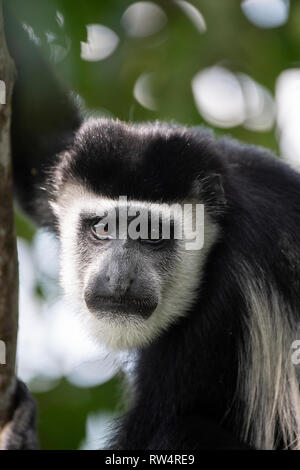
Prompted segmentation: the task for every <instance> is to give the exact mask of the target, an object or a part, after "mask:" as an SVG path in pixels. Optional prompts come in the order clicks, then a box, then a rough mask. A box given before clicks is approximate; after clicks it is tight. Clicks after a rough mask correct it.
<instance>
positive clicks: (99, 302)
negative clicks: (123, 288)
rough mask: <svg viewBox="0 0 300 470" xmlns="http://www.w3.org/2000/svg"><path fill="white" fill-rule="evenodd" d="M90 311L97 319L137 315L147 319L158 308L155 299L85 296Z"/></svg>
mask: <svg viewBox="0 0 300 470" xmlns="http://www.w3.org/2000/svg"><path fill="white" fill-rule="evenodd" d="M85 302H86V304H87V307H88V309H89V310H90V312H91V313H93V314H94V315H95V316H96V317H99V318H103V317H104V316H112V315H113V316H116V315H122V316H128V315H135V316H138V317H142V318H143V319H147V318H149V317H150V315H151V314H152V313H153V312H154V310H155V309H156V307H157V301H155V300H154V299H137V298H132V297H103V296H92V297H90V296H88V295H86V296H85Z"/></svg>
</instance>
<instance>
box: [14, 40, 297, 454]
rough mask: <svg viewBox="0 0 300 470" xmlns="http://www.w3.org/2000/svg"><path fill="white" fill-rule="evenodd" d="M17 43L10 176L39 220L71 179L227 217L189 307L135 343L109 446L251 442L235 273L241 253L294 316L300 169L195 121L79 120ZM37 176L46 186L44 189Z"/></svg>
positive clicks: (242, 308) (241, 301)
mask: <svg viewBox="0 0 300 470" xmlns="http://www.w3.org/2000/svg"><path fill="white" fill-rule="evenodd" d="M12 51H13V53H14V56H15V57H16V58H17V65H18V73H19V79H18V80H19V81H18V84H17V86H16V89H15V93H14V112H13V127H12V144H13V156H14V172H15V183H16V189H17V196H18V198H19V201H20V202H21V204H22V206H23V207H24V208H25V209H26V210H27V212H28V213H29V215H31V216H32V217H34V218H35V220H37V222H39V223H41V221H42V223H46V224H48V225H50V226H53V224H54V220H53V216H52V214H51V212H50V209H49V207H48V206H47V198H50V197H51V198H53V197H54V198H57V197H59V194H60V189H61V187H62V185H63V184H64V182H66V181H68V180H72V179H75V180H76V181H80V182H81V183H82V184H83V185H86V186H87V187H88V188H92V190H94V191H96V192H97V193H99V194H102V195H105V196H110V197H114V196H117V197H118V196H119V195H127V196H128V197H129V198H134V199H141V200H150V201H160V202H165V201H166V202H173V201H177V200H182V199H184V198H185V197H186V198H188V197H190V196H191V195H192V194H194V195H195V197H197V198H198V199H200V200H201V201H202V202H204V204H205V205H206V206H207V207H208V209H209V212H210V213H211V215H212V216H213V218H214V219H215V221H217V223H218V224H219V226H220V228H221V237H220V239H219V240H218V242H217V243H216V244H215V246H214V247H213V249H212V250H211V253H210V254H209V257H208V259H207V262H206V266H205V270H204V277H203V279H202V282H201V289H200V283H199V295H198V299H197V301H196V302H195V305H194V307H193V308H192V309H191V311H190V312H189V313H188V315H187V317H186V318H184V319H181V320H180V321H178V322H177V324H175V325H174V326H172V327H171V328H170V329H169V330H168V331H167V332H165V333H163V334H161V336H160V337H159V338H158V339H157V340H155V342H153V343H152V344H151V345H150V346H148V347H145V348H144V349H141V350H140V351H138V360H137V364H136V370H135V380H134V387H133V395H134V400H133V405H132V407H131V408H130V410H129V411H128V412H127V413H126V415H125V416H124V417H123V418H122V419H121V420H120V423H119V426H118V428H117V431H116V433H115V438H114V439H113V442H112V444H111V445H112V447H114V448H118V449H202V448H218V449H222V448H244V447H245V448H246V447H247V445H248V444H249V443H247V442H246V443H244V444H242V443H240V440H241V435H240V422H239V421H240V416H241V413H242V411H243V406H244V405H243V403H242V401H241V399H240V398H239V397H238V396H236V388H237V380H238V354H239V351H240V349H241V348H243V346H244V342H245V341H247V336H246V335H245V333H244V330H243V328H244V320H245V318H244V316H245V315H247V313H246V311H247V308H246V299H245V297H244V293H243V292H242V290H241V289H240V288H239V286H238V285H237V282H236V279H237V277H239V270H240V266H241V264H243V265H248V266H250V267H251V268H252V270H253V271H254V272H256V273H257V276H261V273H263V275H264V276H265V279H268V284H272V285H274V286H275V287H276V289H277V290H278V292H279V293H280V295H281V296H282V297H283V298H284V299H285V301H286V302H287V304H288V305H289V306H291V309H292V310H293V311H294V312H296V313H295V318H294V319H293V320H295V321H296V320H299V318H297V315H298V316H299V314H298V312H299V311H300V309H299V307H300V299H299V292H300V289H299V288H300V285H299V275H300V264H299V254H300V235H299V227H300V210H299V202H300V176H299V175H298V173H296V172H295V171H294V170H292V169H291V168H289V167H288V166H287V165H286V164H284V163H282V162H281V161H279V159H276V158H275V157H274V156H272V155H271V154H270V153H269V152H268V151H266V150H263V149H260V148H257V147H253V146H249V145H243V144H240V143H238V142H236V141H232V140H230V139H221V140H214V138H213V137H212V136H211V134H209V133H207V132H206V131H204V130H202V129H200V128H199V129H197V130H195V129H191V130H189V129H187V128H183V127H180V126H169V125H167V124H160V123H155V124H143V125H127V124H123V123H121V122H119V121H108V120H100V121H94V122H92V123H91V125H89V126H86V127H84V128H83V129H79V127H80V124H81V119H80V117H79V114H78V112H77V111H76V109H75V108H74V105H73V104H72V102H71V101H70V100H69V98H68V97H67V95H65V94H63V92H62V91H61V88H60V87H58V86H57V85H56V82H54V81H53V82H52V77H51V76H50V75H49V73H48V69H47V68H44V67H47V66H45V65H44V64H42V65H38V67H40V66H41V67H42V69H41V71H40V72H39V73H41V74H42V76H43V80H45V81H46V84H45V87H44V88H45V89H44V90H43V91H45V93H42V100H41V101H39V99H35V98H33V97H31V96H30V95H29V94H28V93H29V91H28V87H27V86H26V83H27V80H28V77H29V70H28V69H29V65H28V63H27V62H26V61H25V63H22V61H21V62H20V63H19V62H18V61H19V59H20V58H19V57H18V52H15V48H14V45H12ZM33 66H35V64H33ZM39 70H40V69H39ZM31 73H32V69H30V74H31ZM22 80H24V81H25V84H23V81H22ZM49 80H50V82H49ZM29 88H30V87H29ZM38 91H39V90H38ZM35 93H36V90H34V95H35ZM31 99H35V102H34V106H32V104H30V103H29V102H30V101H31ZM44 119H46V123H44V121H43V120H44ZM24 123H25V125H24ZM21 124H22V125H21ZM78 129H79V130H78ZM32 168H35V170H36V172H37V173H36V175H34V176H33V174H32V172H31V169H32ZM49 171H50V173H51V176H50V178H49V180H48V181H47V174H48V173H49ZM53 179H54V181H53ZM40 186H43V187H47V188H48V190H49V194H47V193H46V192H45V195H44V196H43V197H42V198H41V196H40V194H41V193H40V190H39V189H38V188H39V187H40ZM41 199H42V200H43V201H44V203H43V206H42V207H43V210H42V211H41V210H40V208H39V207H38V204H39V201H40V200H41ZM36 201H37V202H36ZM45 201H46V205H45ZM41 212H44V214H41ZM241 275H242V274H241ZM262 280H263V278H262ZM262 360H263V358H262ZM245 367H247V364H245Z"/></svg>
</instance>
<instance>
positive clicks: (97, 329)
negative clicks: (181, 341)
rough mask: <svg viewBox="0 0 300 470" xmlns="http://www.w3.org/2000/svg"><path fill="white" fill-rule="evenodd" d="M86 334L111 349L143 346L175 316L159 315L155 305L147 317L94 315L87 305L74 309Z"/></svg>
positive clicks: (108, 313) (106, 313)
mask: <svg viewBox="0 0 300 470" xmlns="http://www.w3.org/2000/svg"><path fill="white" fill-rule="evenodd" d="M77 312H78V313H79V317H80V320H81V321H82V323H83V326H84V328H85V330H86V331H87V333H88V335H89V336H90V337H91V338H92V339H93V340H96V341H97V342H98V343H101V344H103V345H104V346H106V347H107V348H109V349H112V350H119V351H122V350H131V349H137V348H141V347H145V346H147V345H148V344H150V343H151V342H152V341H153V340H155V338H157V337H158V336H159V335H160V334H161V333H162V332H163V331H164V330H166V329H167V328H168V326H169V325H170V323H173V322H174V320H175V318H174V317H173V318H172V317H166V316H162V314H161V308H160V306H158V307H157V308H156V309H155V310H154V312H153V313H152V314H151V315H150V316H149V317H148V318H146V319H145V318H142V317H141V316H138V315H132V314H127V315H125V314H122V315H116V314H115V313H112V312H105V313H104V312H102V314H100V312H99V314H98V315H97V316H95V314H94V313H91V312H90V311H89V310H88V309H87V308H86V307H84V306H83V307H82V308H81V309H77Z"/></svg>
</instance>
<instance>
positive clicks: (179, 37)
mask: <svg viewBox="0 0 300 470" xmlns="http://www.w3.org/2000/svg"><path fill="white" fill-rule="evenodd" d="M9 3H10V5H11V6H12V8H13V10H14V12H15V15H16V16H17V17H18V18H19V20H20V21H22V22H25V23H27V24H28V25H30V26H31V27H32V28H33V30H34V32H35V34H36V35H37V36H38V37H39V38H40V40H41V46H42V48H43V49H44V52H45V55H46V56H48V57H49V58H50V56H51V50H50V45H49V42H48V41H47V37H46V33H47V32H48V33H49V32H52V33H54V34H55V36H56V39H55V43H56V44H60V45H61V46H62V47H66V44H67V43H68V39H69V40H70V41H71V42H70V44H71V45H70V50H69V52H68V54H67V55H66V57H65V58H64V60H62V61H60V62H58V63H56V64H54V67H55V68H56V69H57V72H58V74H59V75H60V76H61V78H62V79H63V80H64V81H65V82H66V83H67V84H68V86H69V87H70V88H71V89H72V90H74V91H75V92H76V93H78V94H79V95H80V96H81V97H82V98H83V99H84V101H85V103H86V105H87V107H88V108H90V109H92V110H97V109H98V110H99V111H100V112H103V113H107V114H109V115H112V116H115V117H118V118H120V119H123V120H133V121H144V120H155V119H160V120H174V121H177V122H180V123H184V124H188V125H199V124H203V123H205V122H204V120H203V118H202V117H201V115H200V114H199V112H198V111H197V108H196V106H195V102H194V98H193V94H192V89H191V79H192V78H193V76H194V75H195V74H196V73H197V72H198V71H200V70H202V69H203V68H205V67H210V66H213V65H215V64H221V65H223V66H224V67H226V68H228V69H229V70H232V71H233V72H242V73H245V74H247V75H249V76H251V77H252V78H253V79H254V80H256V81H257V82H259V83H260V84H262V85H264V86H265V87H266V88H268V89H269V90H270V91H271V93H274V87H275V81H276V78H277V77H278V75H279V73H280V72H282V71H283V70H285V69H287V68H289V67H291V66H297V65H298V66H299V63H300V62H299V42H300V2H299V1H296V0H294V1H292V2H291V7H290V15H289V21H288V22H287V23H286V24H285V25H283V26H282V27H279V28H274V29H261V28H258V27H257V26H255V25H253V24H251V23H250V22H249V21H248V20H247V18H246V17H245V16H244V14H243V12H242V10H241V8H240V2H239V1H238V0H226V1H224V0H193V1H191V2H190V3H192V4H193V5H195V6H196V7H197V8H199V10H200V11H201V13H202V15H203V17H204V18H205V22H206V24H207V31H206V32H205V33H204V34H199V31H197V29H196V28H195V26H194V25H193V24H192V22H191V21H190V20H189V19H188V17H187V16H186V15H184V14H182V10H181V9H180V8H179V7H178V5H177V4H176V3H174V2H172V1H171V0H161V1H159V2H155V3H157V4H158V5H160V6H161V7H162V8H163V9H164V11H165V13H166V15H167V17H168V23H167V25H166V26H165V27H164V28H163V29H162V30H161V31H159V32H158V33H156V34H154V35H151V36H148V37H143V38H132V37H129V36H128V35H127V34H126V31H125V30H124V28H123V26H122V24H121V21H120V20H121V17H122V15H123V13H124V11H125V10H126V8H127V7H128V6H129V5H131V4H132V3H134V2H132V1H129V0H86V1H76V2H75V1H74V0H43V2H41V1H38V0H26V1H24V0H9ZM57 10H58V11H59V12H61V14H62V15H63V17H64V25H63V28H61V27H60V26H59V24H58V22H57V19H56V18H57ZM94 23H99V24H102V25H105V26H107V27H109V28H111V29H112V30H113V31H114V32H115V33H116V34H117V35H118V37H119V39H120V43H119V45H118V47H117V49H116V50H115V52H114V53H113V54H112V55H111V56H109V57H107V58H106V59H104V60H101V61H98V62H87V61H84V60H82V59H81V58H80V42H81V41H86V40H87V31H86V25H87V24H94ZM148 72H155V73H156V78H155V82H154V83H153V87H154V90H153V94H154V95H155V97H157V101H158V103H159V109H158V111H150V110H149V109H146V108H144V107H143V106H141V105H140V104H139V103H138V102H137V101H136V100H135V98H134V96H133V88H134V84H135V82H136V80H137V78H138V77H139V76H140V75H141V74H142V73H148ZM32 80H33V86H34V81H35V80H38V77H33V78H32ZM215 131H216V132H217V133H223V132H224V130H223V129H218V128H215ZM229 132H230V134H231V135H233V136H234V137H236V138H239V139H242V140H245V141H248V142H251V143H254V144H259V145H264V146H267V147H269V148H271V149H274V150H276V151H278V146H277V139H276V131H275V129H274V128H273V129H272V130H270V131H268V132H254V131H251V130H247V129H245V128H244V127H242V126H238V127H235V128H232V129H230V130H229ZM226 133H228V130H227V131H226ZM16 224H17V232H18V235H19V236H21V237H24V238H26V239H27V240H28V241H31V240H32V237H33V234H34V229H33V228H32V226H31V225H30V224H29V223H28V222H27V221H26V220H25V219H24V218H23V217H22V216H20V215H19V214H17V216H16ZM118 388H119V381H118V379H113V380H111V381H110V382H108V383H106V384H104V385H102V386H99V387H95V388H92V389H83V388H82V389H78V388H76V387H74V386H72V385H70V384H69V383H68V382H67V381H65V380H62V381H61V382H60V383H59V385H58V386H57V387H56V388H55V389H53V390H51V391H49V392H44V393H39V394H36V398H37V401H38V403H39V407H40V420H39V432H40V439H41V446H42V448H44V449H49V448H52V449H63V448H68V449H72V448H77V447H78V445H79V442H80V441H81V440H82V439H83V437H84V433H85V420H86V416H87V414H88V412H90V411H92V410H95V411H96V410H101V409H102V410H108V411H112V410H114V409H115V407H116V403H117V401H118V400H117V399H118V391H117V390H118Z"/></svg>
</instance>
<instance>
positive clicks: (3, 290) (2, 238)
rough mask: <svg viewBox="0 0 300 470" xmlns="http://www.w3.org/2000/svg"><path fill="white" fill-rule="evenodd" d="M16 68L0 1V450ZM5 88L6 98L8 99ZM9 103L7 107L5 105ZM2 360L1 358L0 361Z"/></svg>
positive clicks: (11, 257) (9, 326) (7, 379)
mask: <svg viewBox="0 0 300 470" xmlns="http://www.w3.org/2000/svg"><path fill="white" fill-rule="evenodd" d="M14 76H15V68H14V64H13V61H12V59H11V58H10V55H9V52H8V49H7V46H6V41H5V34H4V24H3V5H2V0H0V80H1V82H0V341H1V345H2V356H3V349H4V348H3V345H4V344H5V349H6V354H5V356H6V357H5V360H6V363H5V364H1V362H4V361H3V357H2V361H1V360H0V447H1V429H2V428H3V427H4V425H5V423H7V422H8V420H9V418H10V414H11V412H12V406H13V403H12V400H13V394H14V391H15V384H16V378H15V358H16V339H17V329H18V262H17V250H16V237H15V228H14V216H13V183H12V166H11V155H10V122H11V95H12V89H13V83H14ZM4 86H5V88H6V98H5V99H3V98H4V93H3V91H5V90H4ZM3 102H5V104H3ZM0 359H1V358H0Z"/></svg>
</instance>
